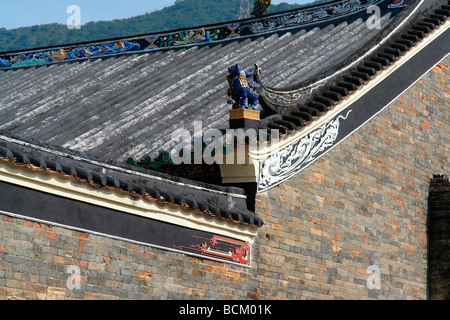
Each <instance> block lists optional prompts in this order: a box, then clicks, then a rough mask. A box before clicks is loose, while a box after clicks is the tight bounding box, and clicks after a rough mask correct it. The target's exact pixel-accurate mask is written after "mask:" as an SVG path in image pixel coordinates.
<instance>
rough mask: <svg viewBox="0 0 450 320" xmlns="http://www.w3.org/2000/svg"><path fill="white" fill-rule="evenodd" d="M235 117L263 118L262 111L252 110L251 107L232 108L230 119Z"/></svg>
mask: <svg viewBox="0 0 450 320" xmlns="http://www.w3.org/2000/svg"><path fill="white" fill-rule="evenodd" d="M234 119H251V120H261V118H260V112H259V111H257V110H250V109H231V110H230V120H234Z"/></svg>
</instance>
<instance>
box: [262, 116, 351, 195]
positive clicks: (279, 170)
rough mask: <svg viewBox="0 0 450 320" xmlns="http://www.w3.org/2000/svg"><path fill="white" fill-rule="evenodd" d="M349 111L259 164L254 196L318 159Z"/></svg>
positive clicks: (331, 143) (335, 137)
mask: <svg viewBox="0 0 450 320" xmlns="http://www.w3.org/2000/svg"><path fill="white" fill-rule="evenodd" d="M351 112H352V110H350V111H348V112H347V114H346V115H345V116H344V115H339V116H338V117H336V118H335V119H333V120H331V121H329V122H327V123H324V124H323V125H322V126H321V127H319V128H318V129H316V130H314V131H312V132H311V133H309V134H308V135H306V136H305V137H303V138H301V139H299V140H298V141H296V142H294V143H292V144H290V145H289V146H287V147H285V148H283V149H281V150H279V151H278V152H276V153H274V154H273V155H271V156H269V157H268V158H266V159H264V160H261V161H260V163H259V179H258V192H264V191H266V190H268V189H270V188H273V187H275V186H276V185H278V184H280V183H282V182H284V181H286V180H287V179H289V178H290V177H292V176H294V175H295V174H297V173H298V172H300V171H301V170H302V169H303V168H304V167H305V166H307V165H308V164H309V163H311V162H313V161H315V160H316V159H317V157H318V156H320V155H321V154H323V153H324V152H325V151H327V150H328V149H329V148H331V147H332V146H333V145H334V143H335V141H336V139H337V137H338V134H339V126H340V121H341V120H347V118H348V116H349V115H350V113H351Z"/></svg>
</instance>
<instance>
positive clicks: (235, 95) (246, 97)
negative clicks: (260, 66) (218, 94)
mask: <svg viewBox="0 0 450 320" xmlns="http://www.w3.org/2000/svg"><path fill="white" fill-rule="evenodd" d="M251 77H253V71H248V72H246V71H245V70H244V69H243V68H241V67H240V66H239V64H235V65H233V66H230V67H229V68H228V73H227V80H228V83H229V85H230V88H229V89H228V95H229V96H231V98H232V100H231V101H229V103H230V104H233V109H243V108H245V109H250V110H256V107H257V106H258V98H259V96H258V94H257V93H256V92H255V91H254V90H255V89H256V88H260V86H259V84H257V83H256V82H254V81H248V79H249V78H251Z"/></svg>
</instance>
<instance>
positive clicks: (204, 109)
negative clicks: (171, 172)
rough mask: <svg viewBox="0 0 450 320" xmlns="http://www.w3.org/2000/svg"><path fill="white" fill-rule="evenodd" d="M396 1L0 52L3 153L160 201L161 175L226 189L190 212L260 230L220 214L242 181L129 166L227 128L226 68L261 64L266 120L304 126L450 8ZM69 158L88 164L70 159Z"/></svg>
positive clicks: (288, 129) (244, 219)
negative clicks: (190, 134) (199, 129)
mask: <svg viewBox="0 0 450 320" xmlns="http://www.w3.org/2000/svg"><path fill="white" fill-rule="evenodd" d="M392 2H394V1H390V0H366V1H364V0H361V1H359V0H341V1H334V2H331V3H327V4H322V5H316V6H310V7H306V8H303V9H299V10H293V11H289V12H285V13H280V14H273V15H268V16H265V17H262V18H258V19H256V18H252V19H246V20H241V21H232V22H228V23H223V24H218V25H209V26H204V27H198V28H192V29H183V30H174V31H170V32H164V33H160V34H150V35H143V36H135V37H130V38H126V39H111V40H105V41H98V42H95V43H86V44H74V45H67V46H63V47H55V48H42V49H39V50H30V51H23V52H9V53H0V133H1V134H2V135H1V136H0V147H1V148H0V158H2V159H6V160H8V161H12V162H14V163H16V164H18V165H21V164H26V163H28V162H32V163H33V165H34V166H37V167H40V168H42V170H52V171H55V172H60V173H61V174H66V175H71V176H72V177H73V178H79V177H82V179H84V180H86V182H88V183H93V184H97V185H108V186H110V187H116V188H120V189H122V190H126V191H127V192H128V191H129V192H130V194H133V193H134V194H141V195H143V196H144V197H145V196H146V195H150V197H151V198H154V199H158V195H161V190H164V189H165V188H166V184H165V183H163V182H161V181H162V180H164V179H166V180H174V181H175V180H177V181H179V182H180V184H179V186H180V185H184V186H186V185H189V184H191V183H192V186H194V187H193V189H195V190H199V189H202V188H204V190H208V188H209V190H216V191H218V192H217V194H220V196H217V199H218V200H217V199H216V200H217V201H218V202H219V205H216V206H215V207H214V208H213V207H207V206H206V207H205V206H204V205H203V202H202V201H199V202H198V203H197V202H195V204H194V201H193V199H192V198H195V195H194V194H191V197H189V196H188V202H190V204H189V206H191V207H192V208H193V209H194V210H197V209H198V208H200V207H201V208H203V209H204V210H203V211H206V212H209V213H211V212H212V214H213V215H215V216H218V217H225V218H227V219H231V220H234V221H238V222H240V223H244V224H251V225H257V226H260V225H262V221H261V219H259V218H258V217H256V216H255V215H254V214H253V213H252V212H250V211H248V210H247V209H246V208H244V207H245V204H242V206H241V207H240V209H239V210H238V211H239V212H238V213H236V212H235V213H230V212H228V213H224V212H223V208H224V207H226V205H225V204H223V205H221V204H220V203H221V201H223V203H226V201H227V200H226V199H227V195H230V194H239V193H240V192H241V191H240V190H239V189H238V188H224V187H216V186H204V185H202V186H200V184H198V183H194V182H189V181H181V180H180V179H175V178H173V177H170V176H164V175H159V176H158V177H159V178H160V179H159V180H158V179H154V180H158V181H159V182H158V183H156V182H148V181H150V180H151V179H148V181H147V180H146V182H142V181H143V180H145V179H144V178H142V176H139V177H138V176H136V175H135V174H134V173H133V172H136V173H142V172H144V171H142V170H141V171H140V169H139V168H135V167H134V168H133V169H130V168H129V167H127V166H126V165H124V163H125V162H126V160H127V159H128V158H133V159H139V158H142V157H145V156H148V155H151V156H153V157H155V156H157V155H158V154H160V153H161V151H166V150H168V149H169V148H170V147H172V146H173V142H172V141H171V140H170V138H171V133H172V132H173V131H174V130H176V129H178V128H180V127H183V128H185V129H187V130H190V131H192V130H193V124H194V121H202V126H203V129H204V130H206V129H210V128H219V129H223V128H227V127H228V110H229V106H228V105H227V104H226V101H227V100H228V97H227V86H228V84H227V82H226V79H225V74H226V72H227V68H228V66H230V65H233V64H236V63H239V64H240V65H241V66H242V67H244V68H245V69H252V68H253V66H254V65H255V64H257V66H258V68H259V69H258V70H260V71H261V72H260V73H258V74H257V76H256V80H257V81H258V82H259V83H260V84H261V86H262V88H261V90H260V91H259V93H260V101H261V105H262V108H263V110H264V119H263V121H262V123H263V126H265V127H267V128H275V129H280V130H281V132H282V134H289V133H292V132H294V131H296V130H298V129H299V128H301V127H304V126H307V125H308V124H310V123H311V122H313V121H314V120H315V119H317V118H319V117H320V116H321V115H323V114H325V113H326V112H327V111H328V110H329V109H331V108H333V107H334V105H336V104H338V103H339V102H340V101H341V100H343V99H344V98H345V97H346V96H348V95H351V94H352V92H354V91H356V90H358V88H359V87H361V86H362V85H364V83H366V82H367V81H369V80H370V79H371V78H373V77H374V76H375V75H377V74H379V73H380V72H382V71H383V69H385V68H386V67H388V66H389V65H390V64H392V63H394V62H395V61H396V60H397V59H401V56H402V55H403V54H404V53H405V52H407V51H408V50H409V49H410V48H411V47H413V46H415V45H416V44H417V43H419V42H420V41H421V40H422V39H423V38H425V37H426V36H427V35H428V34H429V33H430V32H432V31H433V30H434V29H435V28H437V27H439V26H440V25H441V24H443V23H444V22H445V21H447V20H448V16H449V12H450V11H449V10H450V7H449V5H450V3H449V1H447V0H445V1H443V0H427V1H419V0H416V1H412V2H411V3H410V5H408V6H405V7H401V8H395V7H394V8H390V7H389V4H390V3H392ZM397 2H398V1H397ZM373 5H376V6H378V7H379V8H380V9H381V28H373V27H369V23H370V22H373V21H370V19H369V18H370V17H371V16H372V14H373V12H372V11H368V8H369V7H370V6H373ZM369 12H370V13H369ZM2 141H3V142H2ZM24 145H26V147H24ZM32 145H33V146H34V145H36V146H39V147H36V148H35V147H31V146H32ZM42 150H48V151H45V152H44V151H42ZM50 150H59V151H61V150H64V152H65V153H64V154H72V155H76V157H75V156H72V157H66V156H64V155H58V156H57V157H58V161H55V160H54V159H52V158H51V157H56V156H55V153H51V152H50ZM46 152H50V159H49V158H48V156H49V154H47V153H46ZM27 154H28V157H27ZM33 157H34V158H36V159H39V160H36V161H37V162H36V161H34V162H33V161H32V160H30V159H32V158H33ZM34 158H33V159H34ZM75 158H76V159H87V160H86V161H84V160H74V159H75ZM46 159H47V160H46ZM93 159H94V160H95V161H94V160H93ZM52 161H53V162H52ZM66 161H67V162H69V163H70V165H69V166H72V167H73V168H77V167H78V166H81V168H80V169H79V170H78V169H73V168H69V167H64V166H65V165H66V164H65V162H66ZM35 162H36V163H35ZM58 163H59V165H58ZM102 164H103V165H109V164H114V165H115V166H119V167H121V168H126V169H123V172H122V173H120V174H119V175H120V176H121V177H120V178H121V179H120V178H119V179H117V180H116V179H114V174H113V176H109V175H104V176H102V175H99V171H100V169H98V168H96V167H101V166H102ZM49 168H51V169H49ZM64 168H66V169H67V170H69V171H67V170H65V169H64ZM127 170H128V171H127ZM89 172H92V173H90V174H89ZM146 174H148V175H157V174H156V173H146ZM147 177H148V176H147ZM161 177H163V178H164V179H163V178H161ZM137 181H139V182H141V184H139V183H136V182H137ZM142 184H143V185H144V187H143V188H142ZM177 188H178V187H175V188H172V187H171V188H169V190H172V192H168V193H167V194H166V196H164V197H163V198H164V199H166V200H167V199H172V200H173V201H172V200H171V201H168V202H170V203H176V204H181V205H182V204H185V203H186V201H185V200H183V199H181V200H180V199H179V197H177V196H175V197H174V196H173V195H174V194H177V193H178V194H179V192H180V190H181V189H177ZM180 188H181V187H180ZM202 190H203V189H202ZM206 193H207V192H206ZM181 194H182V193H181ZM186 194H189V192H186ZM171 195H172V197H171ZM241 195H242V192H241ZM205 197H206V198H205V199H206V200H205V202H207V203H208V201H209V202H212V200H211V199H209V200H208V199H207V196H205ZM238 198H239V197H238ZM241 198H245V197H241ZM230 214H233V215H236V216H230Z"/></svg>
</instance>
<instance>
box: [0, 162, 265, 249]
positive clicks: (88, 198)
mask: <svg viewBox="0 0 450 320" xmlns="http://www.w3.org/2000/svg"><path fill="white" fill-rule="evenodd" d="M0 181H4V182H7V183H11V184H16V185H20V186H23V187H26V188H30V189H34V190H39V191H41V192H46V193H49V194H53V195H57V196H61V197H65V198H70V199H74V200H77V201H82V202H85V203H90V204H94V205H98V206H102V207H106V208H110V209H114V210H118V211H122V212H126V213H130V214H135V215H139V216H143V217H146V218H150V219H155V220H159V221H164V222H167V223H172V224H175V225H179V226H184V227H187V228H192V229H196V230H202V231H207V232H212V233H214V234H219V235H223V236H228V237H232V238H236V239H239V240H242V241H247V242H249V243H251V242H253V240H254V238H255V236H256V234H257V231H258V229H257V228H254V227H247V226H243V225H238V224H233V223H231V222H228V221H225V220H219V219H218V218H215V217H209V216H206V215H204V214H200V213H196V212H195V211H193V210H188V209H186V208H184V209H183V208H179V207H173V206H170V205H164V204H160V203H158V202H156V201H155V202H151V201H148V200H144V199H142V198H133V197H132V196H130V195H128V194H121V193H120V192H118V191H115V190H110V189H108V188H96V187H93V186H90V185H89V184H86V183H82V182H78V181H76V180H75V179H66V178H63V177H62V176H61V175H59V174H50V173H47V172H45V171H42V170H32V169H29V168H27V167H21V166H17V165H14V164H12V163H10V162H7V161H0Z"/></svg>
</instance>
